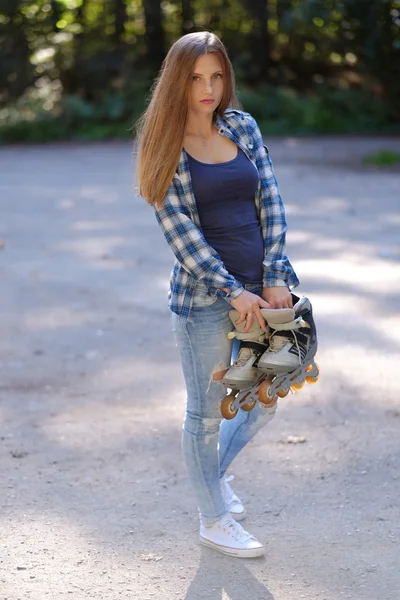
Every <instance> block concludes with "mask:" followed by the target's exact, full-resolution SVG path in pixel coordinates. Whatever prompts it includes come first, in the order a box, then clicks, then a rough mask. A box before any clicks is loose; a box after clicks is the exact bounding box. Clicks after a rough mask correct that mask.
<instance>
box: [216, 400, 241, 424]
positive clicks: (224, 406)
mask: <svg viewBox="0 0 400 600" xmlns="http://www.w3.org/2000/svg"><path fill="white" fill-rule="evenodd" d="M234 401H235V396H234V394H228V395H227V396H225V398H224V399H223V400H222V401H221V406H220V411H221V415H222V416H223V417H224V419H228V420H229V419H233V418H234V417H236V415H237V414H238V409H237V408H234V407H233V403H234Z"/></svg>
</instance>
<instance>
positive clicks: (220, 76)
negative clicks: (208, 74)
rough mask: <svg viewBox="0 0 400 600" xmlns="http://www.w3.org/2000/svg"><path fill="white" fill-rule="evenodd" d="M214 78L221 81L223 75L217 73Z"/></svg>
mask: <svg viewBox="0 0 400 600" xmlns="http://www.w3.org/2000/svg"><path fill="white" fill-rule="evenodd" d="M213 77H215V79H221V78H222V73H215V75H213Z"/></svg>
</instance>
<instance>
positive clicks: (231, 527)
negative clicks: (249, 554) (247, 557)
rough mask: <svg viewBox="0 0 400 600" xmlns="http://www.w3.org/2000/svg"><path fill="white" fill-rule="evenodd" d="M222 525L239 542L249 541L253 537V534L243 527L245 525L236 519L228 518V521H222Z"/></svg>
mask: <svg viewBox="0 0 400 600" xmlns="http://www.w3.org/2000/svg"><path fill="white" fill-rule="evenodd" d="M220 527H221V529H223V530H224V531H226V533H228V534H229V535H230V536H231V537H232V538H233V539H234V540H236V541H237V542H239V543H244V542H248V541H249V540H251V539H253V536H252V535H250V533H248V532H247V531H246V530H245V529H243V527H242V526H241V525H240V524H239V523H237V522H236V521H235V520H234V519H226V521H223V522H222V523H221V525H220Z"/></svg>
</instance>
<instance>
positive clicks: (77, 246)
mask: <svg viewBox="0 0 400 600" xmlns="http://www.w3.org/2000/svg"><path fill="white" fill-rule="evenodd" d="M267 143H268V146H269V148H270V151H271V155H272V158H273V160H274V164H275V168H276V173H277V177H278V181H279V183H280V188H281V192H282V195H283V197H284V200H285V204H286V207H287V217H288V222H289V229H290V234H289V237H288V251H289V254H290V257H291V259H292V262H293V263H294V265H295V267H296V270H297V272H298V275H299V277H300V279H301V281H302V285H301V288H300V289H299V291H300V292H301V293H305V294H307V295H309V296H310V298H311V299H312V301H313V305H314V310H315V313H316V319H317V324H318V328H319V338H320V351H319V356H318V362H319V364H320V367H321V380H320V382H319V383H318V385H315V386H308V387H307V389H305V390H303V391H302V392H301V393H298V394H293V395H291V396H290V397H288V398H287V399H285V400H284V401H282V402H281V405H280V409H279V411H278V414H277V417H276V419H275V420H274V421H273V422H272V423H271V425H270V426H269V428H266V429H264V430H263V431H262V432H261V433H260V434H259V435H258V437H257V438H256V439H255V440H254V442H253V443H252V444H250V445H249V447H248V448H246V450H245V452H244V453H243V455H242V456H240V458H239V459H238V460H237V462H236V464H235V465H234V473H235V476H236V481H235V490H236V491H237V492H238V494H239V495H240V496H241V497H242V498H243V500H244V501H245V503H246V505H247V508H248V513H249V516H248V518H247V520H246V522H245V525H246V527H247V528H248V529H249V530H250V531H251V532H252V533H254V534H255V535H256V536H257V537H259V539H261V540H263V541H264V542H265V543H266V546H267V556H266V558H265V559H253V560H248V561H240V560H237V559H236V560H235V559H230V558H227V557H224V556H219V555H218V553H216V552H213V551H212V550H209V549H201V548H200V547H199V545H198V543H197V527H198V526H197V517H196V508H195V503H194V498H193V496H192V494H191V491H190V488H189V486H188V482H187V479H186V474H185V470H184V466H183V463H182V460H181V454H180V435H181V422H182V417H183V410H184V400H185V397H184V388H183V379H182V376H181V372H180V365H179V360H178V356H177V351H176V349H175V346H174V342H173V339H172V335H171V332H170V322H169V313H168V309H167V307H166V288H167V280H168V275H169V270H170V267H171V262H172V258H171V257H172V255H171V253H170V251H169V249H168V248H167V245H166V243H165V242H164V240H163V238H162V237H161V233H160V231H159V229H158V226H157V224H156V221H155V219H154V217H153V214H152V211H151V210H150V209H149V208H148V207H147V206H146V205H145V204H144V203H143V202H142V201H141V200H140V199H139V198H135V196H134V194H133V193H132V188H131V175H130V172H131V163H132V157H131V152H130V147H129V145H127V144H124V143H115V144H113V143H110V144H104V145H101V144H99V145H96V144H93V145H80V146H77V145H72V144H71V145H52V146H46V147H9V148H2V149H0V198H1V199H0V206H1V219H0V240H1V241H3V242H4V246H3V247H2V248H0V274H1V282H2V283H1V287H0V325H1V336H0V419H1V431H0V437H1V461H0V471H1V482H2V485H1V492H0V497H1V516H0V519H1V521H0V522H1V538H2V544H1V546H2V549H1V553H0V600H6V599H7V600H17V599H21V600H28V599H32V600H43V599H45V598H51V599H52V600H53V599H54V600H60V599H62V598H66V597H72V598H74V599H77V600H81V599H85V600H86V599H89V598H95V599H96V600H103V599H104V600H116V599H119V598H123V599H129V600H131V599H132V600H133V599H136V598H137V599H140V600H150V599H152V598H155V599H157V600H172V599H179V600H228V599H230V600H243V598H251V599H252V600H297V599H300V598H308V599H312V600H338V599H339V598H340V599H342V598H343V600H348V599H353V600H377V599H378V598H379V600H398V598H399V597H400V574H399V568H398V566H399V552H400V551H399V544H400V509H399V497H400V479H399V477H400V475H399V473H400V402H399V390H400V385H399V377H400V375H399V370H400V342H399V339H400V335H399V334H400V315H399V305H400V300H399V298H400V174H399V172H398V171H391V170H384V171H380V172H378V171H375V170H374V169H368V168H364V167H362V166H360V164H359V157H360V156H361V155H362V154H363V153H364V152H368V151H370V150H372V149H375V148H382V147H385V148H387V147H396V148H399V147H400V141H399V140H393V139H392V140H380V139H375V140H372V139H367V138H362V139H348V138H346V139H343V140H341V139H340V138H336V139H331V140H312V139H310V140H303V141H299V140H287V141H285V140H269V141H267ZM288 436H300V437H301V438H303V439H304V440H305V441H303V442H302V443H296V444H293V443H288Z"/></svg>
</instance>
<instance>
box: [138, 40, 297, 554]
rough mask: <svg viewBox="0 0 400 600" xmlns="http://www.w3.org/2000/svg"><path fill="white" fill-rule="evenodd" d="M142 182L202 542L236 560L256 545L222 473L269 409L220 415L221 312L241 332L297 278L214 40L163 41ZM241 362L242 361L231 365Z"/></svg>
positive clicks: (263, 164)
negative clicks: (182, 386)
mask: <svg viewBox="0 0 400 600" xmlns="http://www.w3.org/2000/svg"><path fill="white" fill-rule="evenodd" d="M139 133H140V138H139V139H140V141H139V153H138V175H139V181H140V191H141V194H142V196H143V197H144V198H145V199H146V201H147V202H148V203H149V204H151V205H153V206H154V209H155V214H156V217H157V220H158V223H159V225H160V227H161V229H162V231H163V233H164V235H165V237H166V240H167V242H168V244H169V245H170V247H171V249H172V251H173V253H174V255H175V264H174V268H173V271H172V273H171V278H170V293H169V307H170V309H171V311H172V325H173V330H174V332H175V336H176V340H177V345H178V348H179V351H180V355H181V361H182V368H183V373H184V377H185V382H186V388H187V406H186V415H185V420H184V424H183V438H182V447H183V455H184V458H185V462H186V465H187V469H188V474H189V479H190V481H191V484H192V486H193V489H194V493H195V495H196V499H197V505H198V508H199V513H200V541H201V543H203V544H205V545H208V546H211V547H213V548H215V549H216V550H219V551H221V552H224V553H227V554H231V555H233V556H239V557H254V556H261V555H262V554H263V553H264V546H263V545H262V544H261V543H260V542H258V541H257V540H256V539H255V538H254V537H253V536H251V535H250V534H249V533H247V532H246V531H245V530H244V529H243V528H242V526H241V525H240V524H239V523H238V522H237V521H239V520H240V519H242V518H243V517H244V515H245V511H244V507H243V504H242V503H241V501H240V500H239V498H238V497H237V496H236V495H235V494H234V493H233V491H232V489H231V487H230V485H229V483H228V481H227V479H226V477H225V472H226V470H227V468H228V467H229V465H230V464H231V462H232V461H233V459H234V458H235V457H236V455H237V454H238V452H239V451H240V450H241V449H242V448H243V447H244V446H245V445H246V444H247V443H248V442H249V441H250V440H251V439H252V438H253V437H254V435H255V434H256V432H257V431H258V430H259V429H260V428H261V427H263V426H264V425H265V424H266V423H267V422H268V421H270V420H271V419H272V417H273V416H274V413H275V410H276V404H275V405H274V406H273V407H270V408H265V407H263V406H261V404H260V403H257V407H256V408H254V409H253V410H252V411H251V412H244V411H239V414H238V415H237V417H236V418H234V419H232V420H222V422H221V414H220V410H219V404H220V400H221V399H222V398H223V396H224V395H225V393H226V391H225V389H224V387H223V386H222V384H221V383H220V379H221V378H222V376H223V374H224V372H225V371H226V369H227V368H228V367H229V365H230V363H231V352H232V347H231V343H232V342H231V341H230V340H228V339H227V333H228V332H230V331H231V330H232V322H231V321H230V319H229V315H228V313H229V311H230V310H232V307H233V308H235V309H236V310H237V311H238V312H239V319H238V321H237V323H242V322H244V321H246V327H245V331H248V330H249V328H250V327H251V325H252V323H253V322H254V320H255V319H256V320H257V321H258V323H259V324H260V327H262V329H264V330H265V321H264V319H263V317H262V315H261V312H260V308H262V307H264V308H269V307H272V308H291V307H292V297H291V293H290V290H289V287H290V286H292V287H295V286H296V285H297V284H298V280H297V277H296V275H295V273H294V271H293V268H292V266H291V264H290V262H289V260H288V258H287V257H286V255H285V234H286V222H285V214H284V208H283V205H282V201H281V198H280V196H279V192H278V189H277V184H276V180H275V177H274V174H273V171H272V164H271V161H270V158H269V155H268V150H267V149H266V148H265V147H264V145H263V141H262V137H261V133H260V130H259V128H258V126H257V124H256V122H255V120H254V119H253V118H252V117H251V116H250V115H249V114H248V113H245V112H243V111H242V110H240V104H239V102H238V100H237V98H236V96H235V83H234V73H233V70H232V65H231V63H230V61H229V59H228V56H227V53H226V50H225V47H224V45H223V44H222V42H221V41H220V40H219V38H218V37H217V36H216V35H214V34H212V33H209V32H200V33H191V34H188V35H185V36H183V37H181V38H180V39H179V40H177V41H176V42H175V43H174V44H173V46H172V47H171V49H170V51H169V53H168V55H167V57H166V59H165V61H164V63H163V66H162V69H161V72H160V75H159V77H158V79H157V81H156V83H155V86H154V88H153V94H152V98H151V101H150V104H149V106H148V108H147V110H146V112H145V114H144V115H143V117H142V119H141V122H140V124H139ZM234 366H235V368H236V367H237V368H241V365H240V360H239V361H236V362H235V364H234Z"/></svg>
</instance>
